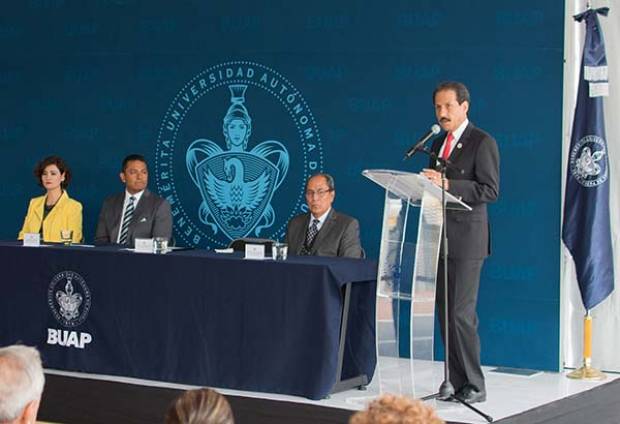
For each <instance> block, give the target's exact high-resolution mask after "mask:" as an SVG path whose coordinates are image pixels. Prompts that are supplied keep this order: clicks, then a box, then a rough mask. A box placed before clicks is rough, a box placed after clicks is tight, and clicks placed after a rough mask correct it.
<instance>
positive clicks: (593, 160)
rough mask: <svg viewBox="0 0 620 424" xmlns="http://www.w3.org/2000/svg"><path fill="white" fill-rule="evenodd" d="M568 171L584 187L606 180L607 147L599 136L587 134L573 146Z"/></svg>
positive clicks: (593, 185)
mask: <svg viewBox="0 0 620 424" xmlns="http://www.w3.org/2000/svg"><path fill="white" fill-rule="evenodd" d="M570 172H571V174H572V175H573V177H574V178H575V179H576V180H577V182H578V183H579V184H581V185H582V186H584V187H595V186H597V185H600V184H603V183H604V182H605V181H607V177H608V166H607V149H606V147H605V143H604V141H603V139H602V138H601V137H599V136H597V135H587V136H585V137H583V138H582V139H581V140H579V142H577V143H576V144H575V146H573V148H572V150H571V152H570Z"/></svg>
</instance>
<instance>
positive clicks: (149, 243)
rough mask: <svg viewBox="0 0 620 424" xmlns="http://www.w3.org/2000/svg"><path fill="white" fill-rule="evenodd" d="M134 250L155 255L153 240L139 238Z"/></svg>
mask: <svg viewBox="0 0 620 424" xmlns="http://www.w3.org/2000/svg"><path fill="white" fill-rule="evenodd" d="M134 250H135V251H136V252H139V253H153V239H152V238H149V239H147V238H137V239H136V246H135V249H134Z"/></svg>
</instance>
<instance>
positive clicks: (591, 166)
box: [562, 8, 614, 310]
mask: <svg viewBox="0 0 620 424" xmlns="http://www.w3.org/2000/svg"><path fill="white" fill-rule="evenodd" d="M608 11H609V9H608V8H600V9H588V10H587V11H585V12H583V13H581V14H579V15H576V16H575V20H577V21H578V22H582V21H584V20H585V23H586V39H585V44H584V47H583V57H582V62H581V65H582V66H581V71H580V78H579V89H578V92H577V106H576V108H575V119H574V122H573V131H572V135H571V142H570V152H569V159H568V160H569V162H568V169H567V173H566V193H565V197H564V223H563V228H562V240H564V244H565V245H566V247H567V248H568V250H569V251H570V253H571V255H572V257H573V260H574V261H575V269H576V271H577V282H578V283H579V290H580V291H581V298H582V300H583V304H584V306H585V308H586V309H588V310H590V309H592V308H593V307H595V306H596V305H598V304H599V303H600V302H602V301H603V300H604V299H605V298H606V297H607V296H608V295H609V294H610V293H611V292H612V291H613V289H614V268H613V254H612V248H611V229H610V223H609V160H608V150H607V141H606V139H605V121H604V116H603V99H602V97H601V96H606V95H607V92H608V81H607V58H606V57H605V44H604V42H603V34H602V32H601V27H600V25H599V21H598V15H599V14H601V15H605V16H606V15H607V12H608Z"/></svg>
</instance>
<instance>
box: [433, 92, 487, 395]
mask: <svg viewBox="0 0 620 424" xmlns="http://www.w3.org/2000/svg"><path fill="white" fill-rule="evenodd" d="M433 103H434V105H435V115H436V116H437V121H438V123H439V125H441V127H442V128H443V129H444V130H445V131H446V134H445V137H443V138H441V137H439V138H438V139H437V140H436V141H435V142H434V143H433V145H432V147H431V150H432V151H433V152H434V153H435V154H436V155H437V156H438V157H440V158H443V159H447V160H449V161H450V162H451V164H452V165H450V167H448V168H447V169H446V181H445V188H446V190H447V191H448V192H449V193H451V194H453V195H454V196H457V197H460V198H461V199H462V200H463V202H465V203H467V204H468V205H469V206H471V207H472V211H470V212H467V211H457V210H448V211H447V214H446V222H447V233H446V234H447V237H448V258H447V261H448V325H449V334H450V339H449V342H450V343H449V346H450V351H449V352H448V353H447V354H449V355H450V356H449V359H450V361H449V362H450V366H449V371H450V382H451V383H452V385H453V386H454V389H455V391H456V396H458V397H460V398H461V399H463V400H465V401H467V402H470V403H472V402H483V401H485V400H486V388H485V383H484V375H483V374H482V369H481V367H480V338H479V336H478V315H477V314H476V302H477V299H478V287H479V285H480V271H481V269H482V264H483V262H484V259H485V258H486V257H487V256H489V254H490V253H491V243H490V231H489V220H488V215H487V203H491V202H494V201H495V200H497V196H498V194H499V151H498V149H497V143H496V142H495V139H494V138H493V137H491V136H490V135H489V134H487V133H486V132H484V131H483V130H481V129H479V128H477V127H475V126H474V125H473V124H472V123H471V122H469V120H468V118H467V112H468V110H469V105H470V97H469V91H468V90H467V87H465V85H464V84H462V83H460V82H452V81H450V82H443V83H441V84H439V85H438V86H437V87H436V88H435V91H434V92H433ZM438 165H439V164H438V163H437V161H436V160H434V159H431V161H430V166H429V168H430V169H424V170H423V171H422V174H423V175H425V176H426V177H427V178H429V179H430V180H431V181H432V182H433V183H435V184H437V185H438V186H441V174H440V172H439V171H438ZM444 260H445V258H444V255H443V252H442V254H441V255H440V258H439V264H438V269H437V297H436V299H437V306H438V313H439V317H440V321H441V331H442V337H443V339H444V344H445V334H444V310H445V305H444V274H443V267H444V263H443V261H444Z"/></svg>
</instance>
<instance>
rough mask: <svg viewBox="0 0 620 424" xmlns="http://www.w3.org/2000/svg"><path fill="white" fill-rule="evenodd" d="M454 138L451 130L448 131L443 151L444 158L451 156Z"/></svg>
mask: <svg viewBox="0 0 620 424" xmlns="http://www.w3.org/2000/svg"><path fill="white" fill-rule="evenodd" d="M452 140H454V136H453V135H452V133H451V132H449V133H448V137H446V144H444V146H443V153H442V154H441V158H442V159H448V158H449V157H450V149H451V148H452Z"/></svg>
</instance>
